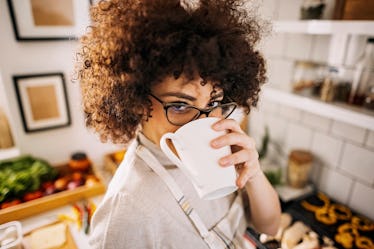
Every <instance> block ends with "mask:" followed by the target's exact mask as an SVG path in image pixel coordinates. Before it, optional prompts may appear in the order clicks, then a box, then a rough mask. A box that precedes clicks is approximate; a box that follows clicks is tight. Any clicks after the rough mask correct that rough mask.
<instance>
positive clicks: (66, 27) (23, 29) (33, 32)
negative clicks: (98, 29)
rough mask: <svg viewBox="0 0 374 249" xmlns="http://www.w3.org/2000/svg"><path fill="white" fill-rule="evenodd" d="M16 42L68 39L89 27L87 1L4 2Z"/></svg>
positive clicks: (40, 0) (19, 0)
mask: <svg viewBox="0 0 374 249" xmlns="http://www.w3.org/2000/svg"><path fill="white" fill-rule="evenodd" d="M7 1H8V7H9V12H10V16H11V19H12V23H13V28H14V33H15V36H16V39H17V40H18V41H42V40H71V39H77V37H79V36H80V35H81V34H83V32H84V30H85V28H86V27H87V26H88V25H89V15H88V12H89V11H88V10H89V7H90V1H89V0H7Z"/></svg>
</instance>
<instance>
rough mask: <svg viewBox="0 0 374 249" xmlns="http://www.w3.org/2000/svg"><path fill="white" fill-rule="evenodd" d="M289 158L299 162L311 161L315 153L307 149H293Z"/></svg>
mask: <svg viewBox="0 0 374 249" xmlns="http://www.w3.org/2000/svg"><path fill="white" fill-rule="evenodd" d="M289 159H290V160H293V161H296V162H297V163H309V162H311V161H312V160H313V155H312V153H310V152H309V151H306V150H293V151H291V153H290V156H289Z"/></svg>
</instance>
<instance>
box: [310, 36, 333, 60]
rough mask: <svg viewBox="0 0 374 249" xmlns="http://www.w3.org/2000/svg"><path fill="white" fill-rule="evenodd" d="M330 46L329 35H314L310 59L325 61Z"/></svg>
mask: <svg viewBox="0 0 374 249" xmlns="http://www.w3.org/2000/svg"><path fill="white" fill-rule="evenodd" d="M329 48H330V36H329V35H314V36H313V41H312V53H311V58H310V59H311V60H312V61H315V62H322V63H324V62H327V59H328V55H329Z"/></svg>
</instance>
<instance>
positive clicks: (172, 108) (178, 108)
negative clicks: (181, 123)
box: [169, 104, 189, 113]
mask: <svg viewBox="0 0 374 249" xmlns="http://www.w3.org/2000/svg"><path fill="white" fill-rule="evenodd" d="M169 109H170V111H173V112H176V113H178V112H179V113H181V112H185V111H187V110H188V109H189V108H188V106H186V105H183V104H176V105H170V107H169Z"/></svg>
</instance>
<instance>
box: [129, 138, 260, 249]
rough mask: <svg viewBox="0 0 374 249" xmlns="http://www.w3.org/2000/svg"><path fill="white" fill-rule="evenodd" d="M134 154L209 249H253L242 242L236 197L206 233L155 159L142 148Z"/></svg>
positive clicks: (240, 207) (240, 212)
mask: <svg viewBox="0 0 374 249" xmlns="http://www.w3.org/2000/svg"><path fill="white" fill-rule="evenodd" d="M136 154H137V155H138V156H139V157H140V158H141V159H143V160H144V162H146V164H147V165H148V166H149V167H150V168H151V169H152V170H153V171H154V172H155V173H156V174H157V175H158V176H159V177H160V178H161V180H162V181H163V182H164V183H165V184H166V186H167V187H168V189H169V191H170V192H171V193H172V195H173V196H174V199H175V200H176V202H178V204H179V206H180V207H181V209H182V210H183V212H184V213H185V215H186V216H187V217H188V218H189V220H190V221H191V223H192V224H193V226H194V227H195V229H196V230H197V232H198V233H199V234H200V237H201V238H202V239H203V240H204V241H205V243H206V244H207V245H208V246H209V248H210V249H222V248H230V249H231V248H240V249H249V248H251V249H252V248H255V247H254V246H253V244H251V243H250V242H248V241H246V240H245V239H244V238H243V236H244V233H245V231H246V227H247V224H246V221H245V217H244V210H243V203H242V198H241V196H240V195H239V194H238V195H237V196H236V198H235V200H234V202H233V203H232V205H231V207H230V210H229V211H228V213H227V214H226V216H225V217H224V218H223V219H222V220H220V222H219V223H218V224H217V225H215V226H214V227H213V228H212V229H210V230H208V229H207V228H206V226H205V224H204V223H203V222H202V220H201V218H200V216H199V215H198V214H197V212H196V211H195V209H194V208H193V207H191V205H190V204H189V201H188V199H187V197H186V196H185V195H184V194H183V193H182V190H181V189H180V187H179V186H178V184H177V183H176V182H175V180H174V178H173V177H172V176H171V175H170V174H169V173H168V172H167V170H166V169H165V168H164V167H163V166H162V165H161V163H160V162H159V161H158V160H157V158H156V157H155V156H154V155H153V154H152V153H151V152H150V151H149V150H148V149H147V148H146V147H144V146H142V145H138V147H137V149H136Z"/></svg>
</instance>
